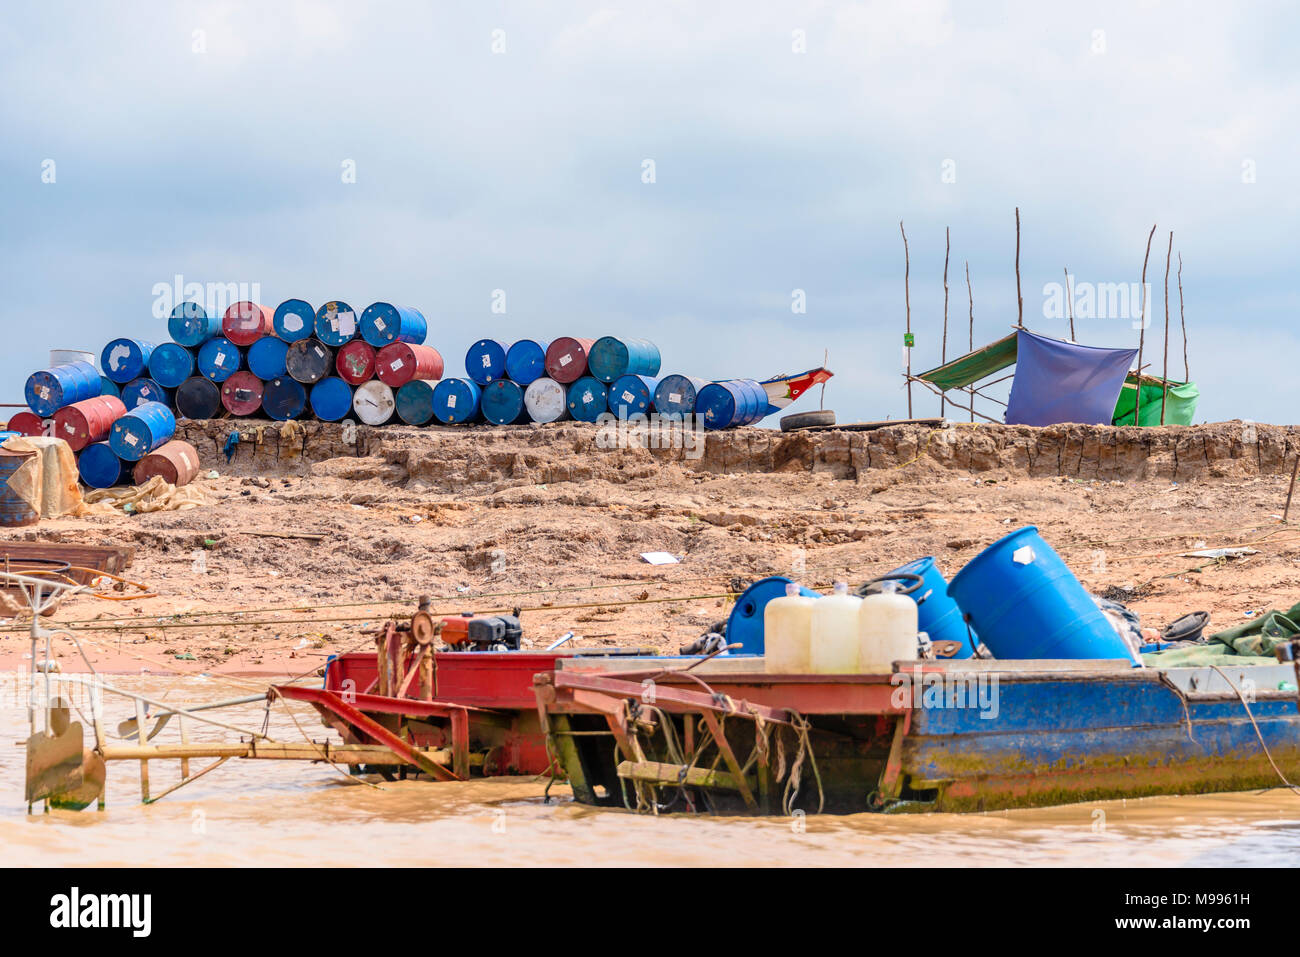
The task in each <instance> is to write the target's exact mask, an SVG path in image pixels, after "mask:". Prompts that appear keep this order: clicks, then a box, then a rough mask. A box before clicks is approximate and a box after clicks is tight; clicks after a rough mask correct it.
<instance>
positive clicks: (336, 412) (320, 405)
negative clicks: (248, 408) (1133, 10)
mask: <svg viewBox="0 0 1300 957" xmlns="http://www.w3.org/2000/svg"><path fill="white" fill-rule="evenodd" d="M281 374H283V373H281ZM263 402H265V397H264V398H263ZM351 408H352V386H350V385H348V384H347V383H346V382H344V381H343V380H342V379H340V378H339V377H338V376H336V375H334V376H330V377H329V378H327V379H321V380H320V381H319V382H317V383H316V384H315V385H314V386H312V387H311V410H312V411H313V412H315V413H316V418H318V419H320V420H322V421H324V422H337V421H339V419H341V418H343V417H344V416H345V415H347V414H348V412H349V411H350V410H351Z"/></svg>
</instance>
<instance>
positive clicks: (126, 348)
mask: <svg viewBox="0 0 1300 957" xmlns="http://www.w3.org/2000/svg"><path fill="white" fill-rule="evenodd" d="M151 355H153V343H152V342H146V341H145V340H144V339H114V340H113V341H112V342H110V343H109V344H108V345H106V346H104V351H103V352H102V353H101V354H100V356H99V365H100V367H101V368H102V369H103V370H104V375H106V376H108V377H109V378H110V379H112V380H113V381H114V382H116V383H118V384H123V385H124V384H125V383H127V382H130V381H131V380H132V379H138V378H140V376H142V375H144V374H145V372H146V371H147V370H148V368H149V357H150V356H151Z"/></svg>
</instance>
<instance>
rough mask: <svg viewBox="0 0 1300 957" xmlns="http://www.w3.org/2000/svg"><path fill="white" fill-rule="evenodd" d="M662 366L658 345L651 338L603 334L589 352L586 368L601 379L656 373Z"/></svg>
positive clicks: (607, 380) (608, 380) (654, 374)
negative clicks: (627, 337) (631, 337)
mask: <svg viewBox="0 0 1300 957" xmlns="http://www.w3.org/2000/svg"><path fill="white" fill-rule="evenodd" d="M659 365H660V361H659V347H658V346H657V345H655V344H654V343H653V342H651V341H650V340H649V339H620V338H618V337H617V336H603V337H601V338H600V339H597V340H596V343H595V345H593V346H592V347H591V351H590V352H588V353H587V371H588V372H590V373H591V374H592V375H593V376H595V377H596V378H597V379H599V380H600V381H601V382H613V381H614V380H615V379H617V378H618V377H619V376H624V375H647V376H657V375H658V374H659Z"/></svg>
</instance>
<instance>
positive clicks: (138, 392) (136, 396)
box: [121, 376, 172, 412]
mask: <svg viewBox="0 0 1300 957" xmlns="http://www.w3.org/2000/svg"><path fill="white" fill-rule="evenodd" d="M121 398H122V404H123V405H124V406H126V411H128V412H130V411H131V410H132V409H134V408H136V407H137V406H141V405H144V404H145V403H146V402H161V403H162V404H163V405H165V406H169V407H170V406H171V404H172V396H171V392H170V391H169V390H168V389H164V388H163V387H162V383H160V382H158V381H156V380H154V379H147V378H145V377H144V376H141V377H140V378H138V379H132V380H131V381H130V382H128V383H127V384H126V385H124V386H122V392H121Z"/></svg>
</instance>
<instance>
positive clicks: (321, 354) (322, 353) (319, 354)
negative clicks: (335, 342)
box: [316, 346, 325, 359]
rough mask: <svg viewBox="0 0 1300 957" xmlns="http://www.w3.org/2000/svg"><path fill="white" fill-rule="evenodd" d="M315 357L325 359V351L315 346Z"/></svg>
mask: <svg viewBox="0 0 1300 957" xmlns="http://www.w3.org/2000/svg"><path fill="white" fill-rule="evenodd" d="M316 355H317V356H319V357H320V358H322V359H324V358H325V350H324V349H322V348H321V347H320V346H317V347H316Z"/></svg>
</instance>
